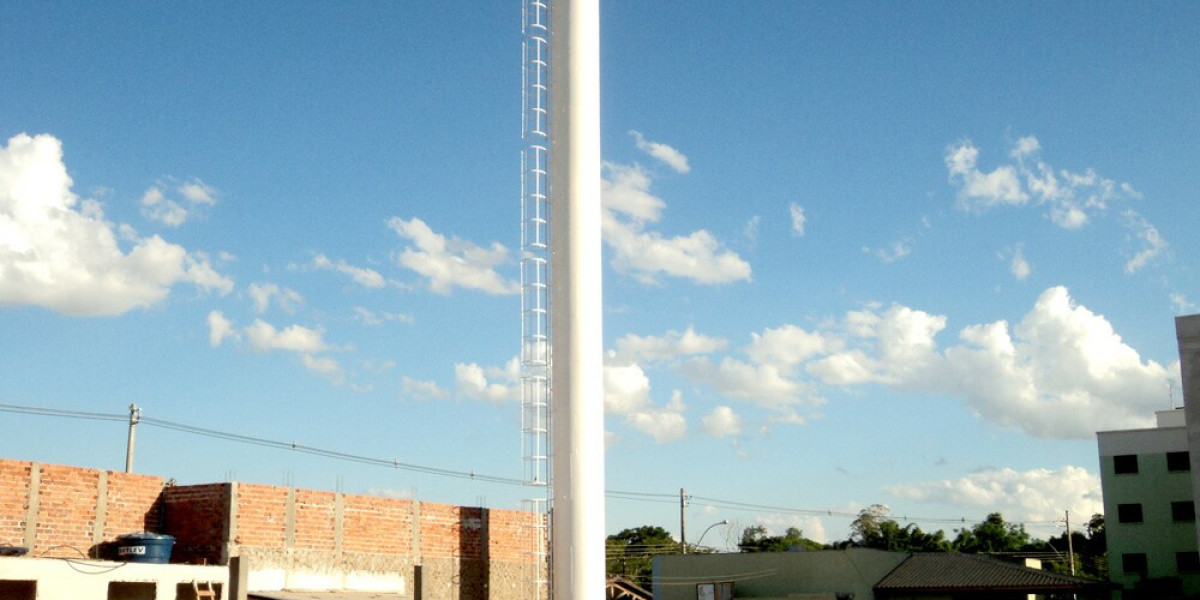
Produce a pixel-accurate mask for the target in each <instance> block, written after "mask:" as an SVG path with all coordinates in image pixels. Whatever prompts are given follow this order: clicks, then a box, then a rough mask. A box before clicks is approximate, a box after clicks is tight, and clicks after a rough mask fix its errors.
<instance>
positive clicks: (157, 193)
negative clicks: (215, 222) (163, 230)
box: [142, 179, 217, 227]
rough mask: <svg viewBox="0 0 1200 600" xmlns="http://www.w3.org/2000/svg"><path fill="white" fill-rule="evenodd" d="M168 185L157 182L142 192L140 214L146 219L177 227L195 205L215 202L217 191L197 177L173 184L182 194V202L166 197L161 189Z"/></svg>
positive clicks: (189, 215) (208, 204) (213, 203)
mask: <svg viewBox="0 0 1200 600" xmlns="http://www.w3.org/2000/svg"><path fill="white" fill-rule="evenodd" d="M169 186H170V183H159V184H156V185H153V186H151V187H150V188H148V189H147V190H146V192H145V193H144V194H142V214H143V215H144V216H145V217H146V218H147V219H150V220H151V221H157V222H159V223H162V224H163V225H166V226H167V227H179V226H180V225H183V224H184V223H185V222H186V221H187V220H188V218H190V217H191V215H192V210H193V209H195V208H196V207H198V206H213V205H215V204H216V203H217V191H216V190H215V189H213V188H212V187H209V186H208V185H206V184H205V183H204V182H203V181H200V180H199V179H193V180H192V181H190V182H187V183H182V184H177V185H175V191H176V192H178V193H179V194H180V195H182V196H183V201H182V202H180V201H177V200H175V199H174V198H169V197H167V195H166V193H164V192H163V189H164V188H166V187H169Z"/></svg>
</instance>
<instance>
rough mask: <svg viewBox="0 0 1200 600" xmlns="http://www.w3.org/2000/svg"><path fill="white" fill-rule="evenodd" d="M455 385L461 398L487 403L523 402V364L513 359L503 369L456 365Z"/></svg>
mask: <svg viewBox="0 0 1200 600" xmlns="http://www.w3.org/2000/svg"><path fill="white" fill-rule="evenodd" d="M454 384H455V389H456V390H458V393H459V395H460V396H462V397H464V398H470V399H472V400H484V401H487V402H518V401H520V400H521V363H520V361H519V360H518V359H517V358H516V357H513V358H512V359H511V360H509V361H508V362H507V363H505V364H504V366H503V367H486V368H485V367H481V366H479V365H477V364H475V363H457V364H455V365H454Z"/></svg>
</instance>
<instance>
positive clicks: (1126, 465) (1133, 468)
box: [1113, 454, 1138, 475]
mask: <svg viewBox="0 0 1200 600" xmlns="http://www.w3.org/2000/svg"><path fill="white" fill-rule="evenodd" d="M1113 471H1115V472H1116V474H1117V475H1132V474H1135V473H1137V472H1138V461H1137V455H1136V454H1119V455H1117V456H1114V457H1113Z"/></svg>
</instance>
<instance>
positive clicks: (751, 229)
mask: <svg viewBox="0 0 1200 600" xmlns="http://www.w3.org/2000/svg"><path fill="white" fill-rule="evenodd" d="M761 222H762V217H760V216H758V215H754V216H753V217H750V220H749V221H746V226H745V227H742V236H743V237H745V238H746V240H747V241H749V242H750V245H751V246H753V245H754V244H757V243H758V226H759V223H761Z"/></svg>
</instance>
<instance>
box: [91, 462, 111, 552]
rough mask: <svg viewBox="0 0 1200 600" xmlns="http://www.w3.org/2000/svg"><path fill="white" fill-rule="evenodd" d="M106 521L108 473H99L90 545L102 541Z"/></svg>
mask: <svg viewBox="0 0 1200 600" xmlns="http://www.w3.org/2000/svg"><path fill="white" fill-rule="evenodd" d="M107 520H108V471H100V477H99V478H98V480H97V481H96V520H95V521H93V522H92V543H93V544H99V543H101V542H103V541H104V525H105V521H107Z"/></svg>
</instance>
